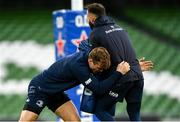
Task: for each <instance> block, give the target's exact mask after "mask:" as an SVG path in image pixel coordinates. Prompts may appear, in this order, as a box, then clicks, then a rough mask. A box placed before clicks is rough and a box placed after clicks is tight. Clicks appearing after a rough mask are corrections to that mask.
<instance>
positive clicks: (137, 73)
mask: <svg viewBox="0 0 180 122" xmlns="http://www.w3.org/2000/svg"><path fill="white" fill-rule="evenodd" d="M89 41H90V44H91V46H92V48H95V47H99V46H102V47H105V48H106V49H107V50H108V52H109V53H110V55H111V61H112V65H113V66H114V67H116V66H117V64H118V63H120V62H121V61H127V62H128V63H129V64H130V66H131V71H130V72H128V73H127V74H126V75H125V76H124V77H123V78H122V79H121V81H134V80H141V79H143V75H142V71H141V69H140V66H139V62H138V60H137V59H136V54H135V51H134V49H133V47H132V45H131V42H130V39H129V37H128V34H127V32H126V31H125V30H124V29H123V28H121V27H120V26H118V25H117V24H115V22H114V21H113V20H112V19H110V18H109V17H107V16H100V17H98V18H97V19H96V21H95V25H94V27H93V29H92V32H91V34H90V37H89Z"/></svg>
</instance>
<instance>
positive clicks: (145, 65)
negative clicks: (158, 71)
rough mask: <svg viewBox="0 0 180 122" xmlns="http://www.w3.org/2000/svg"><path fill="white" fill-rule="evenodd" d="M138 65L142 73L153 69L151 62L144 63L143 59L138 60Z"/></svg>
mask: <svg viewBox="0 0 180 122" xmlns="http://www.w3.org/2000/svg"><path fill="white" fill-rule="evenodd" d="M139 64H140V67H141V70H142V71H149V70H151V69H152V68H153V66H154V64H153V62H152V61H146V60H145V57H142V58H141V59H139Z"/></svg>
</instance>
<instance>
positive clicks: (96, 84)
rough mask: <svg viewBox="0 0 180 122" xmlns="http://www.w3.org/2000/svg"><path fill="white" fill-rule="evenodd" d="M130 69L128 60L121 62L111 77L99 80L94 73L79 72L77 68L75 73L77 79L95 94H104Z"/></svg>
mask: <svg viewBox="0 0 180 122" xmlns="http://www.w3.org/2000/svg"><path fill="white" fill-rule="evenodd" d="M129 70H130V66H129V64H128V63H127V62H121V63H120V64H119V65H118V66H117V69H116V71H114V73H113V74H112V75H111V76H109V78H107V79H105V80H103V81H99V80H98V79H97V78H96V77H95V76H94V75H93V74H92V73H89V74H87V73H86V74H85V72H84V73H81V74H79V73H78V71H77V70H76V71H75V72H74V75H75V76H76V77H77V79H78V80H79V81H80V82H81V83H82V84H83V85H84V86H86V87H87V88H89V89H90V90H92V91H93V93H95V94H104V93H105V92H106V91H108V90H109V89H110V88H111V87H112V86H113V84H114V83H115V82H116V81H118V80H119V79H120V78H121V77H122V76H123V75H124V74H126V73H127V72H128V71H129Z"/></svg>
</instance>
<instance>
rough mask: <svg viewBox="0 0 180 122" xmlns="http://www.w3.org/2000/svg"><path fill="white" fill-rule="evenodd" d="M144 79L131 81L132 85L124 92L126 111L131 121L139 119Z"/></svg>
mask: <svg viewBox="0 0 180 122" xmlns="http://www.w3.org/2000/svg"><path fill="white" fill-rule="evenodd" d="M143 86H144V81H143V80H139V81H133V86H132V87H131V89H129V90H128V92H127V94H126V97H125V99H126V101H127V113H128V115H129V119H130V120H131V121H140V120H141V117H140V110H141V100H142V94H143Z"/></svg>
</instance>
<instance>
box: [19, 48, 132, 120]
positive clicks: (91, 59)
mask: <svg viewBox="0 0 180 122" xmlns="http://www.w3.org/2000/svg"><path fill="white" fill-rule="evenodd" d="M110 65H111V62H110V55H109V53H108V52H107V50H106V49H105V48H103V47H98V48H94V49H93V50H92V51H91V52H90V53H89V52H86V51H80V52H78V53H74V54H72V55H70V56H66V57H64V58H62V59H60V60H58V61H56V62H55V63H53V64H52V65H51V66H50V67H49V68H48V69H47V70H44V71H43V72H42V73H40V74H39V75H37V76H35V77H34V78H33V79H32V80H31V82H30V83H29V86H28V96H27V100H26V103H25V105H24V108H23V111H22V112H21V116H20V119H19V121H35V120H37V119H38V115H39V114H40V113H41V111H42V110H43V108H44V107H45V106H47V107H48V108H49V109H50V110H51V111H53V112H54V113H55V114H56V115H58V116H59V117H60V118H62V119H63V120H64V121H80V117H79V115H78V113H77V110H76V108H75V106H74V105H73V103H72V101H71V100H70V99H69V97H68V96H67V95H66V94H65V93H64V91H66V90H68V89H70V88H72V87H75V86H77V85H79V84H81V83H82V84H83V85H84V86H85V87H87V88H89V89H91V90H92V91H93V92H94V93H96V94H104V93H105V92H107V91H108V90H109V88H111V87H112V86H113V84H115V82H116V81H119V79H120V78H121V77H122V76H123V75H124V74H126V73H127V72H128V71H129V70H130V66H129V64H128V63H127V62H124V61H123V62H121V63H119V64H118V66H117V68H116V71H114V72H113V73H112V75H111V76H109V77H108V78H107V79H105V80H103V81H98V80H97V79H96V78H95V77H94V75H93V73H97V72H102V71H103V70H106V69H108V68H109V67H110Z"/></svg>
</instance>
